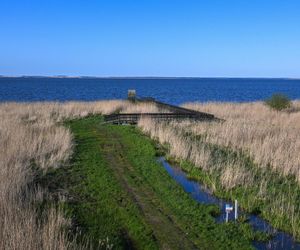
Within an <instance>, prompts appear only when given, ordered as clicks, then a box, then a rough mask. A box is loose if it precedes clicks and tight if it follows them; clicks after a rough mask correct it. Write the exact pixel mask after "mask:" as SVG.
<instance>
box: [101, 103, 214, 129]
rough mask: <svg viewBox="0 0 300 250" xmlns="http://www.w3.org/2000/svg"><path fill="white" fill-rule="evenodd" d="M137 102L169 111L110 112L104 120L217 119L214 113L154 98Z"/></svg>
mask: <svg viewBox="0 0 300 250" xmlns="http://www.w3.org/2000/svg"><path fill="white" fill-rule="evenodd" d="M136 101H137V102H146V103H154V104H155V105H157V107H158V108H161V109H165V110H168V111H169V112H171V113H130V114H126V113H124V114H122V113H119V114H111V115H105V116H104V121H105V122H108V123H114V124H137V123H138V121H139V120H140V119H141V118H151V119H156V120H161V121H171V120H184V119H189V120H194V121H214V120H215V121H216V120H219V119H218V118H216V117H215V116H214V115H212V114H209V113H204V112H198V111H194V110H190V109H186V108H182V107H178V106H174V105H170V104H167V103H163V102H159V101H156V100H154V99H151V100H149V99H148V98H147V99H146V100H145V99H136Z"/></svg>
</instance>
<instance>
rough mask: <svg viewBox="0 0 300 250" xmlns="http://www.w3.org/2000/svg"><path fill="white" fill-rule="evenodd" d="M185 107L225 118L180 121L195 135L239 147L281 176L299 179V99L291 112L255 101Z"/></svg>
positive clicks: (209, 140)
mask: <svg viewBox="0 0 300 250" xmlns="http://www.w3.org/2000/svg"><path fill="white" fill-rule="evenodd" d="M184 106H185V107H186V108H190V109H194V110H201V111H205V112H210V113H213V114H215V115H216V116H218V117H219V118H223V119H225V122H224V123H188V124H184V125H183V124H182V125H183V126H184V127H185V128H186V130H189V131H191V132H193V133H194V134H201V135H205V141H207V142H209V143H213V144H218V145H222V146H229V147H232V148H235V149H241V150H243V151H245V152H246V153H249V154H250V156H251V157H252V158H253V159H254V160H255V162H256V163H258V165H259V166H262V167H263V166H267V165H271V167H272V168H273V169H274V170H275V171H278V172H280V173H282V174H283V175H290V174H291V175H294V176H296V178H297V179H298V181H300V154H299V152H300V112H296V111H297V110H298V109H297V107H299V106H300V102H298V101H295V102H294V103H293V107H294V108H292V111H293V112H287V111H286V112H278V111H274V110H271V109H270V108H269V107H267V106H266V105H264V104H263V103H261V102H255V103H243V104H241V103H206V104H201V103H189V104H185V105H184Z"/></svg>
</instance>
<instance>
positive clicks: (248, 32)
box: [0, 0, 300, 78]
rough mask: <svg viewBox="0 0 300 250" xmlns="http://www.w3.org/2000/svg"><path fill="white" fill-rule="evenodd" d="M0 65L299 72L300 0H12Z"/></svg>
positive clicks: (166, 72)
mask: <svg viewBox="0 0 300 250" xmlns="http://www.w3.org/2000/svg"><path fill="white" fill-rule="evenodd" d="M0 32H1V33H0V34H1V36H0V74H2V75H60V74H63V75H91V76H200V77H205V76H211V77H220V76H225V77H247V76H252V77H297V78H299V77H300V1H299V0H198V1H189V0H181V1H180V0H148V1H142V0H139V1H129V0H119V1H117V0H107V1H100V0H98V1H96V0H93V1H92V0H86V1H77V0H72V1H68V0H51V1H50V0H48V1H43V0H36V1H30V0H28V1H25V0H22V1H21V0H20V1H15V0H6V1H4V0H3V1H1V3H0Z"/></svg>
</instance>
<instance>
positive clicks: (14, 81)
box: [0, 77, 300, 104]
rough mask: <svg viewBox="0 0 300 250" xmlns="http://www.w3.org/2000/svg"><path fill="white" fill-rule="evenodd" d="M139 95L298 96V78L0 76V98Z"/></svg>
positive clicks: (178, 98) (168, 98)
mask: <svg viewBox="0 0 300 250" xmlns="http://www.w3.org/2000/svg"><path fill="white" fill-rule="evenodd" d="M128 89H136V91H137V94H138V96H140V97H145V96H151V97H154V98H156V99H158V100H160V101H163V102H167V103H172V104H181V103H184V102H190V101H201V102H203V101H237V102H246V101H255V100H263V99H266V98H267V97H269V96H270V95H272V94H273V93H279V92H280V93H284V94H286V95H288V96H289V97H290V98H292V99H300V80H294V79H253V78H252V79H250V78H249V79H246V78H244V79H237V78H235V79H229V78H173V79H167V78H164V79H162V78H160V79H159V78H148V79H141V78H131V79H130V78H124V79H121V78H118V79H113V78H106V79H105V78H7V77H3V78H0V101H68V100H82V101H92V100H99V99H123V98H126V95H127V90H128Z"/></svg>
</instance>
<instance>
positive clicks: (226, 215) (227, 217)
mask: <svg viewBox="0 0 300 250" xmlns="http://www.w3.org/2000/svg"><path fill="white" fill-rule="evenodd" d="M228 214H229V212H228V211H227V210H226V223H227V222H228Z"/></svg>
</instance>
